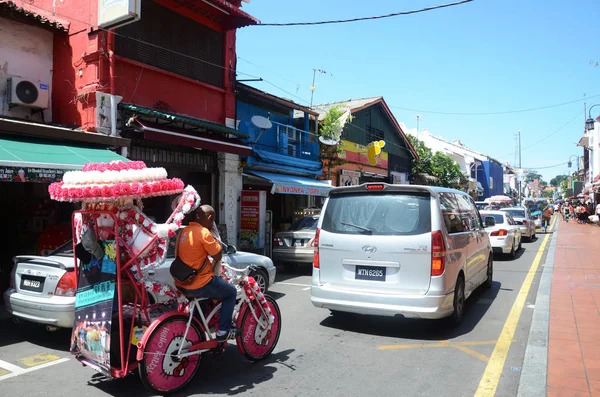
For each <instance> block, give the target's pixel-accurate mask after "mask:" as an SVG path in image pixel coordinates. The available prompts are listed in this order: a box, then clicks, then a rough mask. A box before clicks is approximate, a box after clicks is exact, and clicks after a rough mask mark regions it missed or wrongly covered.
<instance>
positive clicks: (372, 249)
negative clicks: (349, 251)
mask: <svg viewBox="0 0 600 397" xmlns="http://www.w3.org/2000/svg"><path fill="white" fill-rule="evenodd" d="M362 250H363V251H365V252H368V253H371V254H374V253H375V252H377V247H375V246H374V245H365V246H364V247H362Z"/></svg>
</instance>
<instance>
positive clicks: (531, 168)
mask: <svg viewBox="0 0 600 397" xmlns="http://www.w3.org/2000/svg"><path fill="white" fill-rule="evenodd" d="M568 163H569V162H568V161H567V162H564V163H560V164H555V165H549V166H547V167H522V168H523V169H525V170H545V169H548V168H556V167H560V166H561V165H565V164H568Z"/></svg>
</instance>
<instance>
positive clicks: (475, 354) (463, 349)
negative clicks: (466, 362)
mask: <svg viewBox="0 0 600 397" xmlns="http://www.w3.org/2000/svg"><path fill="white" fill-rule="evenodd" d="M450 346H452V347H453V348H455V349H458V350H460V351H461V352H464V353H467V354H468V355H469V356H473V357H475V358H478V359H480V360H481V361H483V362H484V363H487V362H488V360H489V359H490V358H489V357H488V356H485V355H483V354H481V353H479V352H476V351H475V350H473V349H469V348H468V347H466V346H464V345H460V344H458V343H453V344H451V345H450Z"/></svg>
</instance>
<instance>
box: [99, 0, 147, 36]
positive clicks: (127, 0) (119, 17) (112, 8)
mask: <svg viewBox="0 0 600 397" xmlns="http://www.w3.org/2000/svg"><path fill="white" fill-rule="evenodd" d="M141 3H142V2H141V0H98V27H100V28H103V29H109V28H111V29H112V28H117V27H120V26H123V25H127V24H128V23H131V22H135V21H139V19H140V14H141Z"/></svg>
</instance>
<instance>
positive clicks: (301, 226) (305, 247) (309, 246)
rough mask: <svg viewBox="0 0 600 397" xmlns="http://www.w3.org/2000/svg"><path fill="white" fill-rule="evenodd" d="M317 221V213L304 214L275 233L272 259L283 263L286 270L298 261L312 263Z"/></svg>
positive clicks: (290, 268)
mask: <svg viewBox="0 0 600 397" xmlns="http://www.w3.org/2000/svg"><path fill="white" fill-rule="evenodd" d="M318 222H319V216H318V215H313V216H305V217H303V218H300V219H298V220H297V221H296V222H294V223H293V224H292V225H291V226H290V228H289V229H288V230H286V231H284V232H279V233H277V234H276V235H275V238H274V239H273V261H274V262H275V263H277V264H283V265H284V266H285V267H286V269H287V270H292V269H293V268H294V267H295V266H296V265H297V264H299V263H312V261H313V254H314V247H313V242H314V239H315V233H316V231H317V223H318Z"/></svg>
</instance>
